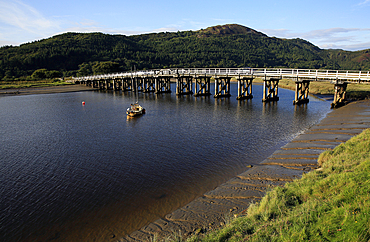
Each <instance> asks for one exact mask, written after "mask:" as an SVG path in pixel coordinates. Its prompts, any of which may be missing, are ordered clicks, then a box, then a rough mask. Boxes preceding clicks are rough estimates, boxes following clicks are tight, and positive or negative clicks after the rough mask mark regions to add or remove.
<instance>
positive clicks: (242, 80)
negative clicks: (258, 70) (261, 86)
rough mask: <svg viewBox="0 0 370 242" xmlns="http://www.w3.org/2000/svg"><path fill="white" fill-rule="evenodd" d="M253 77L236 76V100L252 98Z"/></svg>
mask: <svg viewBox="0 0 370 242" xmlns="http://www.w3.org/2000/svg"><path fill="white" fill-rule="evenodd" d="M253 79H254V78H253V77H240V76H239V77H238V96H237V97H236V99H237V100H244V99H252V98H253V95H252V82H253Z"/></svg>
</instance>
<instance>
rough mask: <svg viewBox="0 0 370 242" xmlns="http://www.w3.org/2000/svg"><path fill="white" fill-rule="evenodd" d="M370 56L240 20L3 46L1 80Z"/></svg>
mask: <svg viewBox="0 0 370 242" xmlns="http://www.w3.org/2000/svg"><path fill="white" fill-rule="evenodd" d="M369 60H370V50H364V51H357V52H349V51H342V50H322V49H320V48H318V47H316V46H314V45H312V44H311V43H309V42H307V41H305V40H302V39H278V38H271V37H268V36H267V35H265V34H263V33H260V32H257V31H255V30H253V29H250V28H247V27H244V26H240V25H236V24H233V25H224V26H215V27H210V28H207V29H204V30H199V31H183V32H177V33H175V32H171V33H157V34H143V35H135V36H124V35H108V34H102V33H89V34H82V33H66V34H62V35H57V36H54V37H52V38H49V39H45V40H40V41H35V42H32V43H28V44H23V45H21V46H15V47H14V46H5V47H2V48H0V80H13V79H26V78H31V77H33V78H35V77H40V76H38V75H36V74H35V73H34V72H35V71H36V70H38V72H37V73H38V74H39V73H41V74H42V75H41V77H42V76H43V75H44V76H45V75H46V77H55V76H58V75H59V76H81V75H90V74H97V73H104V72H118V71H126V70H130V69H132V68H136V69H153V68H176V67H247V66H248V67H287V68H310V69H319V68H326V69H355V70H369V69H370V61H369ZM40 69H42V70H41V71H40ZM45 73H46V74H45ZM32 74H33V76H32ZM48 75H49V76H48Z"/></svg>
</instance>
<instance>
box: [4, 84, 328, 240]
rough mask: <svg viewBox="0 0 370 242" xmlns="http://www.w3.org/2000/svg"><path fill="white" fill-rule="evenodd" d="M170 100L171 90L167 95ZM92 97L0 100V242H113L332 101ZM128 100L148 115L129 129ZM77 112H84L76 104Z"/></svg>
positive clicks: (274, 144)
mask: <svg viewBox="0 0 370 242" xmlns="http://www.w3.org/2000/svg"><path fill="white" fill-rule="evenodd" d="M171 88H172V90H173V91H174V90H175V86H174V84H173V85H172V87H171ZM236 89H237V85H236V84H235V83H232V85H231V94H232V96H231V97H230V98H220V99H215V98H213V97H212V96H211V97H193V96H176V95H175V93H174V92H173V93H171V94H160V95H155V94H153V93H139V94H135V93H132V92H127V93H122V92H113V91H91V92H76V93H61V94H43V95H27V96H7V97H0V112H1V114H0V194H1V196H0V211H1V216H0V241H116V240H117V239H119V238H121V237H123V236H124V235H126V234H128V233H131V232H133V231H135V230H137V229H140V228H141V227H142V226H144V225H146V224H147V223H149V222H151V221H154V220H156V219H158V218H159V217H162V216H164V215H165V214H168V213H170V212H171V211H173V210H175V209H177V208H179V207H181V206H184V205H185V204H187V203H189V202H190V201H192V200H193V199H195V198H197V197H199V196H201V195H202V194H203V193H205V192H207V191H209V190H212V189H214V188H215V187H217V186H218V185H220V184H221V183H223V182H225V181H227V180H229V179H230V178H232V177H234V176H235V175H237V174H240V173H242V172H243V171H245V170H246V169H247V168H246V167H247V166H248V165H250V164H256V163H259V162H261V161H262V160H264V159H265V158H266V157H268V156H269V155H270V154H272V153H273V152H274V151H275V150H276V149H278V148H279V147H281V146H283V145H285V144H286V143H288V142H289V141H291V140H292V139H293V138H294V137H296V136H297V135H298V134H300V133H302V132H303V131H304V130H306V129H308V128H309V127H311V126H312V125H314V124H316V123H318V122H319V121H320V120H321V119H322V118H324V117H325V115H326V114H327V113H328V112H330V102H327V101H323V100H319V99H317V98H315V97H313V96H310V102H309V104H307V105H301V106H293V105H292V102H293V100H294V92H293V91H290V90H284V89H279V97H280V101H278V102H275V103H269V104H264V103H262V101H261V100H262V85H253V95H254V98H253V99H252V100H244V101H237V100H236V93H237V90H236ZM136 100H138V101H139V103H140V104H141V105H142V106H144V107H145V108H146V110H147V113H146V114H145V115H143V116H140V117H137V118H131V119H127V117H126V115H125V110H126V109H127V108H128V107H129V105H130V103H133V102H135V101H136ZM82 101H84V102H85V105H82Z"/></svg>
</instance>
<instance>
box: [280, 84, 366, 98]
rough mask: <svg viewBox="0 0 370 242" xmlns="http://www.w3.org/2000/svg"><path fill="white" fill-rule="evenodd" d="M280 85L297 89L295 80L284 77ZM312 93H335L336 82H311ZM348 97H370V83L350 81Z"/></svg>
mask: <svg viewBox="0 0 370 242" xmlns="http://www.w3.org/2000/svg"><path fill="white" fill-rule="evenodd" d="M279 87H281V88H286V89H290V90H295V82H294V81H292V80H290V79H282V80H280V81H279ZM310 93H312V94H324V95H325V94H334V84H332V83H330V82H326V81H325V82H323V81H312V82H310ZM346 97H347V98H348V99H355V100H359V99H365V98H370V84H367V83H360V84H358V83H354V84H352V83H350V84H348V86H347V94H346Z"/></svg>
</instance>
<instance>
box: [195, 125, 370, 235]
mask: <svg viewBox="0 0 370 242" xmlns="http://www.w3.org/2000/svg"><path fill="white" fill-rule="evenodd" d="M319 164H320V165H321V167H320V169H318V170H315V171H312V172H310V173H308V174H305V175H303V177H302V178H301V179H299V180H295V181H294V182H291V183H287V184H286V185H285V186H284V187H276V188H274V189H273V190H271V191H269V192H268V193H267V194H266V195H265V197H264V198H263V199H262V200H261V201H260V203H257V204H253V205H251V206H250V207H249V209H248V210H247V214H246V215H241V216H240V217H238V218H236V219H235V220H233V221H232V222H231V223H229V224H228V225H226V226H225V227H224V228H222V229H221V230H218V231H215V232H212V233H209V234H206V235H195V236H193V237H191V238H189V239H188V241H369V240H370V129H369V130H365V131H364V132H363V133H361V134H360V135H358V136H356V137H353V138H352V139H350V140H349V141H347V142H346V143H345V144H342V145H340V146H338V147H337V148H335V149H334V150H333V151H327V152H325V153H323V154H322V155H321V156H320V158H319Z"/></svg>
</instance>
